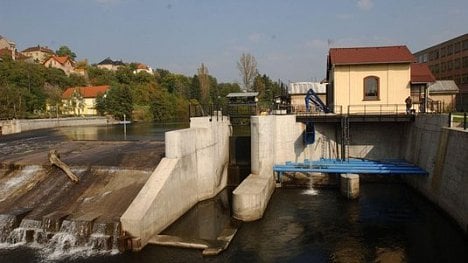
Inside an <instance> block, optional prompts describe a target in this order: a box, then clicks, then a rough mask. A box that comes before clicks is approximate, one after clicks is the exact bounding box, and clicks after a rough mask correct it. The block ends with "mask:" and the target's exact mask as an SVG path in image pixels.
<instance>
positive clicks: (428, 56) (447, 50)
mask: <svg viewBox="0 0 468 263" xmlns="http://www.w3.org/2000/svg"><path fill="white" fill-rule="evenodd" d="M414 56H415V57H416V59H417V61H418V62H420V63H426V64H427V65H428V66H429V68H430V69H431V71H432V73H433V74H434V76H435V77H436V78H437V80H453V81H455V83H456V84H457V86H458V88H459V89H460V92H459V94H458V95H457V98H456V106H457V109H458V110H465V111H466V110H468V34H464V35H461V36H458V37H456V38H453V39H450V40H447V41H445V42H443V43H440V44H437V45H434V46H431V47H429V48H426V49H424V50H421V51H418V52H416V53H414Z"/></svg>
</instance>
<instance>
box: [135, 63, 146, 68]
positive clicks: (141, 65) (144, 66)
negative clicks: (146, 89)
mask: <svg viewBox="0 0 468 263" xmlns="http://www.w3.org/2000/svg"><path fill="white" fill-rule="evenodd" d="M136 68H137V69H148V66H146V65H145V64H141V63H140V64H138V65H137V67H136Z"/></svg>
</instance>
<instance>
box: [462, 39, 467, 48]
mask: <svg viewBox="0 0 468 263" xmlns="http://www.w3.org/2000/svg"><path fill="white" fill-rule="evenodd" d="M467 49H468V39H467V40H463V50H467Z"/></svg>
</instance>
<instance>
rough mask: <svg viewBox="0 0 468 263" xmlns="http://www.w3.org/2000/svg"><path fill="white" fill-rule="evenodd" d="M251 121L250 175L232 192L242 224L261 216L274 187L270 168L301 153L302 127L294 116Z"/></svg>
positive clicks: (234, 212)
mask: <svg viewBox="0 0 468 263" xmlns="http://www.w3.org/2000/svg"><path fill="white" fill-rule="evenodd" d="M250 122H251V161H252V163H251V174H250V175H249V176H248V177H247V178H246V179H245V180H244V181H243V182H242V183H241V184H240V185H239V186H238V187H237V188H236V189H235V190H234V191H233V214H234V217H236V218H238V219H240V220H244V221H253V220H257V219H260V218H261V217H262V216H263V213H264V211H265V209H266V207H267V205H268V201H269V200H270V197H271V194H272V193H273V191H274V188H275V178H274V175H273V165H274V164H276V163H284V162H285V161H287V160H291V158H292V157H293V156H296V155H300V154H301V153H302V152H303V148H301V147H300V145H302V130H303V128H302V129H301V127H303V126H304V125H303V124H301V123H296V116H294V115H269V116H252V117H251V119H250ZM296 147H297V148H298V149H297V150H296Z"/></svg>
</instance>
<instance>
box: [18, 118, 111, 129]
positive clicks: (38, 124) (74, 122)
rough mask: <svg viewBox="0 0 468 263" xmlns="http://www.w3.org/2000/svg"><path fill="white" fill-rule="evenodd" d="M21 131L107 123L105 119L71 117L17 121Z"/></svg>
mask: <svg viewBox="0 0 468 263" xmlns="http://www.w3.org/2000/svg"><path fill="white" fill-rule="evenodd" d="M19 122H20V125H21V131H29V130H37V129H46V128H54V127H66V126H82V125H102V124H106V123H107V118H106V117H72V118H56V119H31V120H19Z"/></svg>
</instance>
